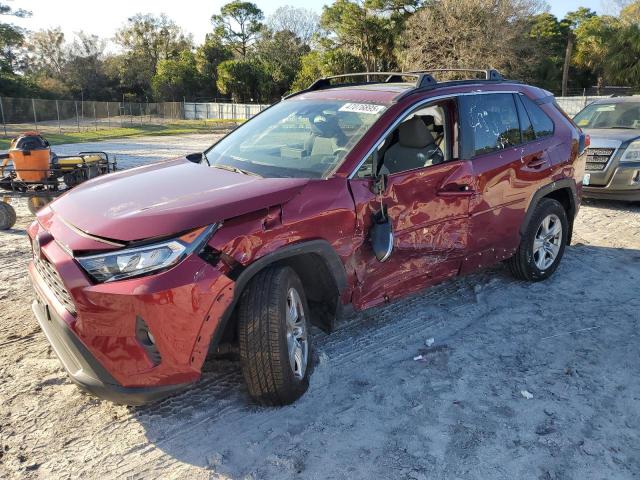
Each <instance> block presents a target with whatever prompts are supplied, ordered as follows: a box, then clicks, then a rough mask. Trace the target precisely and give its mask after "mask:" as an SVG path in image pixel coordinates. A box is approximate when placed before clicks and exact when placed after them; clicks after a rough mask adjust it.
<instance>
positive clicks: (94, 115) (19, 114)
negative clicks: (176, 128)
mask: <svg viewBox="0 0 640 480" xmlns="http://www.w3.org/2000/svg"><path fill="white" fill-rule="evenodd" d="M0 117H1V118H0V120H1V121H2V126H1V128H2V130H1V131H0V134H2V135H4V136H5V137H11V136H14V135H16V134H18V133H21V132H24V131H25V130H35V131H38V132H41V133H68V132H82V131H87V130H101V129H107V128H123V127H130V126H140V125H162V124H166V123H171V122H174V121H176V120H182V119H184V107H183V104H182V102H162V103H132V102H90V101H75V100H42V99H33V98H10V97H0Z"/></svg>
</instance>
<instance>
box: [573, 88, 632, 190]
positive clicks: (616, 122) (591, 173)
mask: <svg viewBox="0 0 640 480" xmlns="http://www.w3.org/2000/svg"><path fill="white" fill-rule="evenodd" d="M574 121H575V122H576V124H578V126H579V127H580V128H582V129H583V131H584V133H586V134H588V135H589V136H590V137H591V145H590V146H589V149H588V150H587V165H586V175H585V183H584V186H583V190H582V195H583V196H584V197H592V198H603V199H610V200H627V201H640V97H618V98H604V99H601V100H596V101H595V102H593V103H591V104H590V105H587V106H586V107H585V108H584V109H583V110H582V111H581V112H580V113H578V114H577V115H576V116H575V117H574ZM587 182H588V184H587Z"/></svg>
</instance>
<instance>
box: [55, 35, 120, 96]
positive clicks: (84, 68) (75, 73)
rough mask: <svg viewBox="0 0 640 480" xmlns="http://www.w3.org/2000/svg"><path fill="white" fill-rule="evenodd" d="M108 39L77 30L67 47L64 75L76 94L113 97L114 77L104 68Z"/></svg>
mask: <svg viewBox="0 0 640 480" xmlns="http://www.w3.org/2000/svg"><path fill="white" fill-rule="evenodd" d="M105 47H106V41H105V40H104V39H102V38H100V37H98V36H97V35H91V34H87V33H85V32H82V31H80V32H77V33H76V35H75V38H74V40H73V43H72V44H71V45H70V46H69V47H68V49H67V56H68V58H67V62H66V64H65V67H64V72H63V77H64V80H65V83H66V84H67V85H68V86H69V89H70V90H71V92H72V93H74V94H75V95H78V94H81V95H82V97H86V98H91V99H94V100H98V99H105V100H108V99H111V98H112V97H113V92H112V91H111V86H112V83H113V81H112V79H110V78H109V77H108V76H107V74H106V72H105V68H104V51H105Z"/></svg>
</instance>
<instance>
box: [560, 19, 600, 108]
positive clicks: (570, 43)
mask: <svg viewBox="0 0 640 480" xmlns="http://www.w3.org/2000/svg"><path fill="white" fill-rule="evenodd" d="M595 14H596V13H595V12H593V11H592V10H590V9H588V8H585V7H580V8H578V10H575V11H573V12H569V13H567V15H566V16H565V17H564V19H563V20H562V23H564V24H565V25H566V26H567V27H568V29H569V30H568V33H567V48H566V51H565V57H564V66H563V67H562V96H565V95H566V94H567V85H568V83H569V67H570V65H571V57H572V55H573V47H574V43H575V34H574V31H575V30H576V29H577V28H578V27H579V26H580V25H581V24H582V23H583V22H584V21H585V20H587V19H589V18H591V17H593V16H595Z"/></svg>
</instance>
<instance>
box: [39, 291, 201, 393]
mask: <svg viewBox="0 0 640 480" xmlns="http://www.w3.org/2000/svg"><path fill="white" fill-rule="evenodd" d="M31 308H32V310H33V313H34V315H35V317H36V320H38V323H39V324H40V328H42V331H43V332H44V334H45V336H46V337H47V340H49V343H50V344H51V347H52V348H53V351H54V352H55V354H56V355H57V357H58V358H59V359H60V363H62V366H63V367H64V369H65V370H66V371H67V373H68V374H69V377H70V378H71V380H73V382H74V383H76V384H77V385H79V386H80V387H81V388H83V389H84V390H86V391H87V392H89V393H91V394H93V395H95V396H97V397H100V398H103V399H105V400H109V401H111V402H113V403H119V404H124V405H143V404H145V403H150V402H154V401H156V400H159V399H161V398H164V397H166V396H168V395H171V394H173V393H176V392H179V391H180V390H182V389H184V388H187V387H188V386H189V385H190V384H189V383H185V384H178V385H165V386H158V387H138V388H136V387H129V388H127V387H123V386H122V385H120V384H119V383H118V382H117V381H116V379H115V378H113V377H112V376H111V374H109V372H107V371H106V370H105V369H104V367H103V366H102V365H100V363H99V362H98V361H97V360H96V359H95V357H93V355H91V353H90V352H89V350H88V349H87V348H86V347H85V346H84V345H83V344H82V342H81V341H80V340H79V339H78V337H76V335H75V334H74V333H73V332H72V331H71V330H70V329H69V328H68V327H67V325H66V324H65V322H64V320H63V319H62V318H61V317H60V316H59V315H57V314H56V313H55V311H53V310H52V309H50V308H49V306H48V305H46V304H44V303H42V302H41V301H40V300H39V299H38V300H34V301H33V304H32V305H31Z"/></svg>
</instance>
